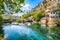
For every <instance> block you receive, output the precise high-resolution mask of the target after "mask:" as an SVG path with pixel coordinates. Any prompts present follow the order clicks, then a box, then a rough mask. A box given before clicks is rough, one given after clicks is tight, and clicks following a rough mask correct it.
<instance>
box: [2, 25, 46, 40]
mask: <svg viewBox="0 0 60 40" xmlns="http://www.w3.org/2000/svg"><path fill="white" fill-rule="evenodd" d="M3 30H4V34H5V35H4V38H3V40H45V38H44V37H43V36H42V35H40V34H38V33H37V32H35V31H33V30H32V29H31V28H28V27H27V26H25V25H20V26H19V25H4V28H3Z"/></svg>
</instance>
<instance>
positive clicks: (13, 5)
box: [0, 0, 24, 14]
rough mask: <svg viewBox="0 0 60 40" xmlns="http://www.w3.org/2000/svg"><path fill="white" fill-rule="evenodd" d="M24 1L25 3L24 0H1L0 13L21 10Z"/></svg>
mask: <svg viewBox="0 0 60 40" xmlns="http://www.w3.org/2000/svg"><path fill="white" fill-rule="evenodd" d="M22 3H24V0H0V14H2V13H5V12H9V13H13V12H19V11H21V10H20V7H21V5H20V4H22Z"/></svg>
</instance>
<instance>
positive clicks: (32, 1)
mask: <svg viewBox="0 0 60 40" xmlns="http://www.w3.org/2000/svg"><path fill="white" fill-rule="evenodd" d="M42 1H43V0H25V5H24V6H23V7H22V10H23V11H25V10H26V12H27V11H30V10H31V9H32V8H34V7H35V6H36V5H37V4H38V3H40V2H42Z"/></svg>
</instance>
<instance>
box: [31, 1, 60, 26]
mask: <svg viewBox="0 0 60 40" xmlns="http://www.w3.org/2000/svg"><path fill="white" fill-rule="evenodd" d="M58 4H60V0H44V1H43V2H40V3H39V4H38V5H37V6H36V7H35V8H33V9H32V10H31V12H38V11H40V9H42V8H45V16H46V15H48V17H49V20H48V25H51V24H54V25H56V24H55V23H53V22H51V21H50V20H52V19H54V20H55V19H57V18H58V17H59V14H57V13H56V12H53V11H52V9H53V8H55V7H56V6H57V5H58ZM42 21H44V22H42ZM42 21H41V23H42V24H46V23H45V22H46V20H45V18H44V19H42ZM49 21H50V22H49Z"/></svg>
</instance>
